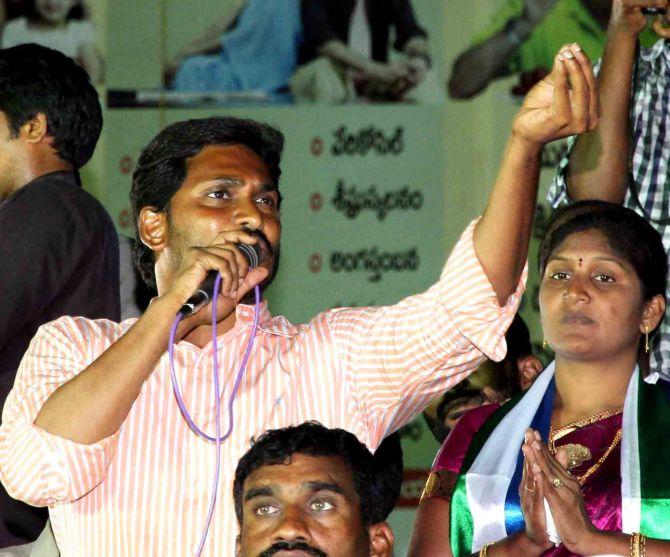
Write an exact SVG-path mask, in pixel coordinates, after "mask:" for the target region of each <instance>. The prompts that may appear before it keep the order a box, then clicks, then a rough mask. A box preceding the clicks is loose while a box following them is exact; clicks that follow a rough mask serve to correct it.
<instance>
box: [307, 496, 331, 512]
mask: <svg viewBox="0 0 670 557" xmlns="http://www.w3.org/2000/svg"><path fill="white" fill-rule="evenodd" d="M310 508H311V509H312V510H314V511H319V512H323V511H330V510H332V509H334V508H335V505H333V504H332V503H331V502H330V501H325V500H323V499H316V500H315V501H312V502H311V503H310Z"/></svg>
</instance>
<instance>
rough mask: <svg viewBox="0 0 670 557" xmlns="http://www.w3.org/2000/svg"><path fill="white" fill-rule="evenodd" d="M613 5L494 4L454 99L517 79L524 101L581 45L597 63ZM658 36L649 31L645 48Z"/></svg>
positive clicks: (522, 0) (455, 84)
mask: <svg viewBox="0 0 670 557" xmlns="http://www.w3.org/2000/svg"><path fill="white" fill-rule="evenodd" d="M611 6H612V1H611V0H502V1H499V2H498V3H497V5H496V4H494V3H492V9H491V13H490V15H489V16H488V18H486V17H485V18H483V21H484V22H485V23H484V26H483V28H482V27H479V30H478V31H477V32H475V34H474V36H473V38H472V41H471V45H470V46H469V47H467V48H466V49H465V50H464V51H463V52H461V53H460V54H459V55H458V56H457V57H456V59H455V61H454V63H453V66H452V68H451V74H450V77H449V80H448V84H447V87H448V91H449V95H450V96H451V97H452V98H455V99H470V98H473V97H475V96H477V95H479V94H480V93H481V92H482V91H484V90H485V89H486V87H487V86H488V85H489V84H490V83H491V82H492V81H494V80H496V79H499V78H502V77H508V76H515V77H516V80H515V82H514V84H513V85H512V87H511V90H510V92H511V94H512V95H514V96H520V97H522V96H524V95H525V94H526V93H527V92H528V91H530V89H531V88H532V87H533V85H535V84H536V83H537V82H538V81H540V80H541V79H542V78H543V77H545V76H546V75H547V74H548V73H549V71H550V70H551V67H552V66H553V62H554V57H555V56H556V53H557V52H558V51H559V49H560V48H561V47H562V46H563V45H565V44H569V43H575V42H576V43H578V44H579V45H580V46H581V48H582V49H583V50H584V52H586V54H587V55H588V56H589V58H590V59H591V60H592V61H594V62H595V61H596V60H598V59H599V58H600V57H601V55H602V53H603V49H604V47H605V39H606V36H607V23H608V21H609V17H610V10H611ZM657 40H658V36H657V35H656V34H655V33H654V32H653V31H652V30H651V29H650V28H648V29H647V30H646V31H645V32H644V33H643V34H642V35H641V36H640V42H641V44H642V46H646V47H648V46H651V45H653V44H654V42H656V41H657Z"/></svg>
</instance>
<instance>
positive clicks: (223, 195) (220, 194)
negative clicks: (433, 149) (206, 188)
mask: <svg viewBox="0 0 670 557" xmlns="http://www.w3.org/2000/svg"><path fill="white" fill-rule="evenodd" d="M207 197H211V198H212V199H228V198H229V197H230V193H229V192H227V191H226V190H214V191H210V192H209V193H208V194H207Z"/></svg>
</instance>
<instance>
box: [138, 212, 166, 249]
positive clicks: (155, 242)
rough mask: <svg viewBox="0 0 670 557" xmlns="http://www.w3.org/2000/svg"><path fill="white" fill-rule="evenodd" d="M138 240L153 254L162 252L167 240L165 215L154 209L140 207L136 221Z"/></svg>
mask: <svg viewBox="0 0 670 557" xmlns="http://www.w3.org/2000/svg"><path fill="white" fill-rule="evenodd" d="M137 230H138V232H139V235H140V240H142V243H143V244H144V245H145V246H147V247H148V248H149V249H150V250H151V251H153V252H154V253H156V252H160V251H163V249H164V248H165V240H166V238H167V213H166V212H165V211H159V210H158V209H156V208H155V207H142V209H140V215H139V217H138V219H137Z"/></svg>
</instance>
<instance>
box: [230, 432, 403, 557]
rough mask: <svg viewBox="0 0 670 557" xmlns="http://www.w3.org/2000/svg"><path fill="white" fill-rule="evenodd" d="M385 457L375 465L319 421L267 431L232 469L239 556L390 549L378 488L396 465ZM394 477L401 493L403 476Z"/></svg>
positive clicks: (350, 556)
mask: <svg viewBox="0 0 670 557" xmlns="http://www.w3.org/2000/svg"><path fill="white" fill-rule="evenodd" d="M386 464H387V465H388V468H387V467H383V466H377V467H376V466H375V462H374V457H373V456H372V453H371V452H370V451H369V450H368V449H367V447H366V446H365V445H363V444H362V443H361V442H360V441H359V440H358V439H356V436H355V435H353V434H351V433H349V432H348V431H344V430H342V429H328V428H326V427H323V426H322V425H321V424H318V423H316V422H308V423H304V424H302V425H299V426H294V427H287V428H284V429H277V430H272V431H268V432H266V433H264V434H263V435H262V436H261V437H260V438H259V439H258V441H256V442H255V443H254V444H253V445H252V446H251V449H249V451H247V453H246V454H245V455H244V456H243V457H242V458H241V459H240V462H239V463H238V465H237V469H236V470H235V483H234V487H233V496H234V499H235V512H236V513H237V521H238V524H239V527H240V534H239V536H238V538H237V551H236V554H237V556H238V557H260V556H262V557H268V556H270V555H274V554H275V553H276V552H280V551H290V550H293V551H303V552H305V554H307V555H314V556H316V557H325V556H328V557H337V556H339V555H341V556H342V557H345V556H346V557H358V556H360V557H363V556H368V555H375V556H379V557H381V556H390V555H392V554H393V532H392V531H391V528H390V526H389V525H388V524H387V523H386V522H385V521H386V518H387V514H388V513H385V512H384V511H382V510H381V509H384V508H385V504H384V503H385V501H384V497H383V494H381V493H380V490H379V489H378V486H384V487H385V488H387V489H388V488H390V487H391V486H390V485H389V482H388V481H386V478H384V475H388V474H387V473H386V470H388V469H389V468H390V469H392V468H393V467H392V466H391V464H392V463H386ZM400 465H401V466H402V463H400ZM392 479H393V481H394V482H395V484H396V485H395V486H394V487H395V488H396V489H395V491H396V493H398V492H399V489H400V482H401V480H402V477H401V476H400V475H395V476H394V477H393V478H392ZM392 506H393V505H392Z"/></svg>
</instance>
